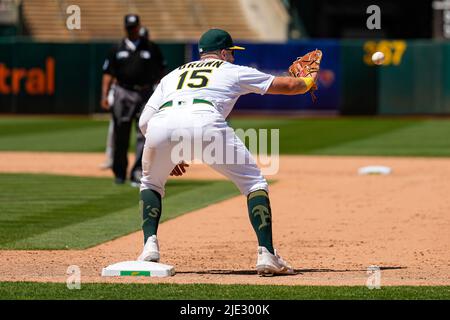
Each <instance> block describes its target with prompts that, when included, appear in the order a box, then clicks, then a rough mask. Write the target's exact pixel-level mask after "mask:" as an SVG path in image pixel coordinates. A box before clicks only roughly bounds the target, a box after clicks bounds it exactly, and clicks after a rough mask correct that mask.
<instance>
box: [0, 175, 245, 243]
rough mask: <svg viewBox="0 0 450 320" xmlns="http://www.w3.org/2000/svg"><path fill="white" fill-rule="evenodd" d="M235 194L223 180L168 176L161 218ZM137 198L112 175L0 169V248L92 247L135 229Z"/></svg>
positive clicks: (137, 224) (137, 223) (135, 191)
mask: <svg viewBox="0 0 450 320" xmlns="http://www.w3.org/2000/svg"><path fill="white" fill-rule="evenodd" d="M238 194H239V192H238V190H237V188H236V187H235V186H234V185H233V184H232V183H231V182H227V181H195V182H194V181H186V180H178V181H169V183H168V184H167V196H166V197H165V199H164V202H163V205H164V207H163V215H162V217H161V221H165V220H168V219H171V218H174V217H177V216H179V215H181V214H183V213H186V212H189V211H192V210H195V209H198V208H202V207H205V206H207V205H209V204H211V203H214V202H217V201H220V200H224V199H227V198H229V197H231V196H235V195H238ZM138 202H139V189H137V188H132V187H130V186H128V185H119V186H118V185H115V184H113V182H112V179H111V178H85V177H70V176H57V175H37V174H36V175H35V174H33V175H30V174H0V248H1V249H81V248H87V247H90V246H93V245H96V244H99V243H102V242H105V241H108V240H111V239H114V238H117V237H119V236H123V235H125V234H128V233H131V232H133V231H137V230H139V229H140V225H141V221H142V218H141V217H140V213H139V206H138ZM180 203H183V205H182V206H180Z"/></svg>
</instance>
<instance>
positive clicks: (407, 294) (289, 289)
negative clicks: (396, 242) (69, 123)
mask: <svg viewBox="0 0 450 320" xmlns="http://www.w3.org/2000/svg"><path fill="white" fill-rule="evenodd" d="M0 297H1V298H2V299H102V300H108V299H114V300H120V299H127V300H129V299H131V300H141V299H146V300H168V299H183V300H184V299H187V300H209V299H214V300H253V299H256V300H279V299H283V300H285V299H288V300H299V299H302V300H306V299H327V300H330V299H331V300H334V299H377V300H380V299H450V287H409V286H403V287H382V288H381V289H373V290H370V289H368V288H367V287H363V286H348V287H347V286H342V287H337V286H273V285H267V286H266V285H214V284H183V285H181V284H83V283H82V284H81V288H80V289H79V290H69V289H67V286H66V284H65V283H33V282H3V283H2V282H0Z"/></svg>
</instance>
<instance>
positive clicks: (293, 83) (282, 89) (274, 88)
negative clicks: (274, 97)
mask: <svg viewBox="0 0 450 320" xmlns="http://www.w3.org/2000/svg"><path fill="white" fill-rule="evenodd" d="M313 86H314V79H313V78H310V77H308V78H294V77H275V79H274V80H273V81H272V84H271V85H270V87H269V89H268V90H267V93H268V94H283V95H295V94H303V93H306V92H308V91H309V90H310V89H311V88H312V87H313Z"/></svg>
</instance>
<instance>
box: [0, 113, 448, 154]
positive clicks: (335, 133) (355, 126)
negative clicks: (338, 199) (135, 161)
mask: <svg viewBox="0 0 450 320" xmlns="http://www.w3.org/2000/svg"><path fill="white" fill-rule="evenodd" d="M230 124H231V125H232V126H233V127H234V128H243V129H247V128H267V129H271V128H277V129H280V152H281V153H282V154H316V155H373V156H375V155H386V156H441V157H442V156H450V139H448V138H447V137H448V136H450V120H449V119H402V118H369V117H362V118H359V117H358V118H315V119H279V118H274V119H248V118H245V119H243V118H232V119H231V121H230ZM107 127H108V121H107V120H92V119H87V118H86V119H83V118H81V119H80V118H45V117H37V118H27V117H24V118H4V119H0V151H1V150H8V151H72V152H102V151H104V148H105V140H106V132H107ZM133 140H134V139H131V141H133ZM132 150H133V144H131V146H130V151H132Z"/></svg>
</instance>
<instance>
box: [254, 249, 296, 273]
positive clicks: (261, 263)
mask: <svg viewBox="0 0 450 320" xmlns="http://www.w3.org/2000/svg"><path fill="white" fill-rule="evenodd" d="M256 271H257V272H258V274H259V275H260V276H273V275H282V274H284V275H286V274H295V272H294V269H292V267H291V266H290V265H289V264H288V263H287V262H286V261H284V260H283V259H282V258H281V257H280V256H279V255H278V254H277V251H276V250H275V254H271V253H270V252H269V250H267V249H266V248H265V247H258V261H257V263H256Z"/></svg>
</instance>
